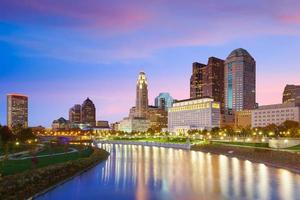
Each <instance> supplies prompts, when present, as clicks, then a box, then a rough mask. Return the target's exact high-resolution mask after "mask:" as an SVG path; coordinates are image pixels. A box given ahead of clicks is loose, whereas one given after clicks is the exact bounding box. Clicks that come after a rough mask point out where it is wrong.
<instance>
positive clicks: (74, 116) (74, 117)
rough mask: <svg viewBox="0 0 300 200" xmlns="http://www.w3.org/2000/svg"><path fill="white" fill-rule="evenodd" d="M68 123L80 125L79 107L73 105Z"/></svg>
mask: <svg viewBox="0 0 300 200" xmlns="http://www.w3.org/2000/svg"><path fill="white" fill-rule="evenodd" d="M69 121H70V123H72V124H80V123H81V105H79V104H75V105H74V106H73V107H72V108H70V110H69Z"/></svg>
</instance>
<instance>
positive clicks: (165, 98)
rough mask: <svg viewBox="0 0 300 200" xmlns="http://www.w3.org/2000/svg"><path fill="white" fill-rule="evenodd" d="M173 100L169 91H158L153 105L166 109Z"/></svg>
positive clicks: (170, 105)
mask: <svg viewBox="0 0 300 200" xmlns="http://www.w3.org/2000/svg"><path fill="white" fill-rule="evenodd" d="M173 102H174V99H173V98H172V97H171V95H170V94H169V93H166V92H164V93H159V95H158V96H157V97H156V98H155V106H156V107H158V108H160V109H164V110H166V111H167V110H168V108H171V107H172V105H173Z"/></svg>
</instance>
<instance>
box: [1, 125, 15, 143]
mask: <svg viewBox="0 0 300 200" xmlns="http://www.w3.org/2000/svg"><path fill="white" fill-rule="evenodd" d="M0 137H1V142H2V143H3V144H4V145H5V144H7V143H8V142H9V141H12V140H14V134H13V133H12V131H11V130H10V129H9V128H8V127H7V126H1V127H0Z"/></svg>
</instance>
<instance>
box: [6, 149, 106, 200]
mask: <svg viewBox="0 0 300 200" xmlns="http://www.w3.org/2000/svg"><path fill="white" fill-rule="evenodd" d="M108 156H109V153H108V152H106V151H104V150H102V149H96V148H95V149H94V151H93V153H92V154H91V155H90V156H89V157H87V158H82V159H78V160H74V161H69V162H65V163H61V164H56V165H51V166H49V167H44V168H40V169H35V170H30V171H26V172H24V173H19V174H15V175H10V176H5V177H3V178H2V179H1V180H0V199H27V198H30V197H32V196H34V195H35V194H37V193H39V192H42V191H45V190H47V189H48V188H50V187H52V186H54V185H56V184H58V183H60V182H62V181H64V180H66V179H68V178H70V177H72V176H74V175H76V174H77V173H80V172H81V171H83V170H86V169H88V168H90V167H92V166H94V165H95V164H97V163H99V162H101V161H104V160H106V159H107V157H108Z"/></svg>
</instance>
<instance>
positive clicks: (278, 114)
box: [252, 102, 300, 128]
mask: <svg viewBox="0 0 300 200" xmlns="http://www.w3.org/2000/svg"><path fill="white" fill-rule="evenodd" d="M286 120H292V121H296V122H299V123H300V107H299V106H296V104H295V103H293V102H290V103H284V104H275V105H266V106H259V108H258V109H255V110H252V127H253V128H255V127H265V126H268V125H269V124H276V125H280V124H282V123H283V122H285V121H286Z"/></svg>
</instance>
